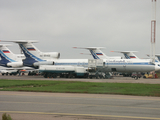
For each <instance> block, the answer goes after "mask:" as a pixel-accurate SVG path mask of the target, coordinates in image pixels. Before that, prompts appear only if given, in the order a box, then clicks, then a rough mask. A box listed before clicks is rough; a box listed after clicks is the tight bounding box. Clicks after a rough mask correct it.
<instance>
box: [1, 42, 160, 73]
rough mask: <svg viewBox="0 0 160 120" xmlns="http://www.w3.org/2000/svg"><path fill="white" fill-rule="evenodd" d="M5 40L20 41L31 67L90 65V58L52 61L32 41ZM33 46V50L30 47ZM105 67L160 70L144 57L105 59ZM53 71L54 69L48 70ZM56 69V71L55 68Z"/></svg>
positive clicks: (25, 60)
mask: <svg viewBox="0 0 160 120" xmlns="http://www.w3.org/2000/svg"><path fill="white" fill-rule="evenodd" d="M3 42H15V43H18V44H19V46H20V48H21V50H22V51H23V53H24V55H25V57H26V59H24V60H23V64H24V65H27V66H30V67H39V66H41V65H47V64H48V63H49V64H48V66H61V68H62V66H63V70H65V66H79V67H83V68H86V69H87V67H88V59H52V60H51V62H50V61H47V60H45V59H42V57H40V56H39V54H38V53H37V52H36V51H37V49H36V48H35V47H34V46H33V45H32V41H29V40H14V41H3ZM31 46H32V49H33V50H30V49H29V48H30V47H31ZM33 51H34V54H33ZM46 67H47V66H46ZM103 67H104V69H103V71H104V72H150V71H158V70H160V67H159V66H155V64H154V63H152V62H148V61H146V60H143V59H103ZM63 70H62V71H63ZM51 71H52V69H50V70H49V71H48V72H51ZM54 71H55V72H56V70H55V69H54Z"/></svg>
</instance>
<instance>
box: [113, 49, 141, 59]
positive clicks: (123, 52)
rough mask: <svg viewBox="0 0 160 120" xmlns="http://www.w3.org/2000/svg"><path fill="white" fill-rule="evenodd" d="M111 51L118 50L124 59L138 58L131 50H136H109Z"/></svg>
mask: <svg viewBox="0 0 160 120" xmlns="http://www.w3.org/2000/svg"><path fill="white" fill-rule="evenodd" d="M111 52H119V53H122V54H123V55H124V57H125V58H126V59H139V58H138V57H137V56H136V55H135V54H134V53H133V52H137V51H111Z"/></svg>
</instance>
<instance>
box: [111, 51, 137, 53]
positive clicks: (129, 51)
mask: <svg viewBox="0 0 160 120" xmlns="http://www.w3.org/2000/svg"><path fill="white" fill-rule="evenodd" d="M111 52H118V53H134V52H138V51H111Z"/></svg>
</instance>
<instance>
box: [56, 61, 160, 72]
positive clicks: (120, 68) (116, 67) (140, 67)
mask: <svg viewBox="0 0 160 120" xmlns="http://www.w3.org/2000/svg"><path fill="white" fill-rule="evenodd" d="M103 63H104V71H105V72H149V71H156V70H160V67H159V66H155V65H154V64H151V63H150V62H148V61H145V60H135V59H134V60H131V59H103ZM54 65H64V66H66V65H72V66H83V67H86V68H87V67H88V59H59V60H54Z"/></svg>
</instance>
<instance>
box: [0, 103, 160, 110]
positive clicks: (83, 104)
mask: <svg viewBox="0 0 160 120" xmlns="http://www.w3.org/2000/svg"><path fill="white" fill-rule="evenodd" d="M0 103H17V104H19V103H26V104H41V105H42V104H46V105H47V104H54V105H80V106H100V107H121V108H132V109H134V108H136V109H148V110H149V109H152V110H160V108H151V107H149V108H148V107H128V106H114V105H95V104H76V103H75V104H70V103H42V102H12V101H0Z"/></svg>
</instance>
